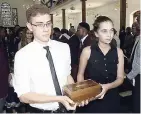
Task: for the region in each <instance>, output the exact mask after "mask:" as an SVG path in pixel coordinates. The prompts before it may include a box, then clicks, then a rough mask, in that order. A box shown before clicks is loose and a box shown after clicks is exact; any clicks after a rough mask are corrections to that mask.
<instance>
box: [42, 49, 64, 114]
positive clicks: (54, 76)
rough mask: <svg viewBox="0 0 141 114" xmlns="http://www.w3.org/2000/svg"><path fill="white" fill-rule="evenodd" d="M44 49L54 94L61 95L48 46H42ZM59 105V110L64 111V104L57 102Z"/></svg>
mask: <svg viewBox="0 0 141 114" xmlns="http://www.w3.org/2000/svg"><path fill="white" fill-rule="evenodd" d="M44 49H45V50H46V51H47V54H46V57H47V59H48V62H49V66H50V71H51V75H52V79H53V83H54V86H55V91H56V94H57V95H61V96H62V92H61V89H60V85H59V82H58V78H57V75H56V71H55V67H54V63H53V59H52V55H51V53H50V50H49V46H46V47H44ZM59 107H60V110H61V112H66V108H65V107H64V105H62V104H61V103H59Z"/></svg>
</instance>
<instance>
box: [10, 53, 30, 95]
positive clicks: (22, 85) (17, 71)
mask: <svg viewBox="0 0 141 114" xmlns="http://www.w3.org/2000/svg"><path fill="white" fill-rule="evenodd" d="M12 83H13V87H14V89H15V92H16V93H17V95H18V97H20V96H21V95H23V94H25V93H28V92H30V77H29V67H28V60H27V59H26V55H25V54H23V53H19V52H17V53H16V55H15V61H14V76H13V79H12Z"/></svg>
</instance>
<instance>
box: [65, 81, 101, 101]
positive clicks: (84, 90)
mask: <svg viewBox="0 0 141 114" xmlns="http://www.w3.org/2000/svg"><path fill="white" fill-rule="evenodd" d="M63 89H64V95H66V96H68V97H69V98H71V99H72V100H73V101H74V102H81V101H84V100H88V99H91V98H92V99H94V97H95V96H96V95H98V94H99V93H100V92H101V90H102V89H101V85H100V84H98V83H96V82H95V81H93V80H85V81H83V82H77V83H74V84H69V85H65V86H64V88H63Z"/></svg>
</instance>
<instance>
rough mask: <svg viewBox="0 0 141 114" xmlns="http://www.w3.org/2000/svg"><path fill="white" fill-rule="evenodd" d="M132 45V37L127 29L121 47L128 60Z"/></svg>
mask: <svg viewBox="0 0 141 114" xmlns="http://www.w3.org/2000/svg"><path fill="white" fill-rule="evenodd" d="M133 44H134V37H133V35H132V33H131V28H130V27H127V28H126V36H125V42H124V45H123V50H124V53H125V55H126V57H128V58H129V57H130V55H131V52H132V48H133Z"/></svg>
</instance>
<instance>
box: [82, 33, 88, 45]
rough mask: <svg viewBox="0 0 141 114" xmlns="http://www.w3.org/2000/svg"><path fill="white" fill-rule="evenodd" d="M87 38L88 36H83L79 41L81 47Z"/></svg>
mask: <svg viewBox="0 0 141 114" xmlns="http://www.w3.org/2000/svg"><path fill="white" fill-rule="evenodd" d="M87 37H88V34H87V35H86V36H85V37H83V38H82V39H81V42H82V45H83V42H84V41H85V39H86V38H87Z"/></svg>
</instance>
